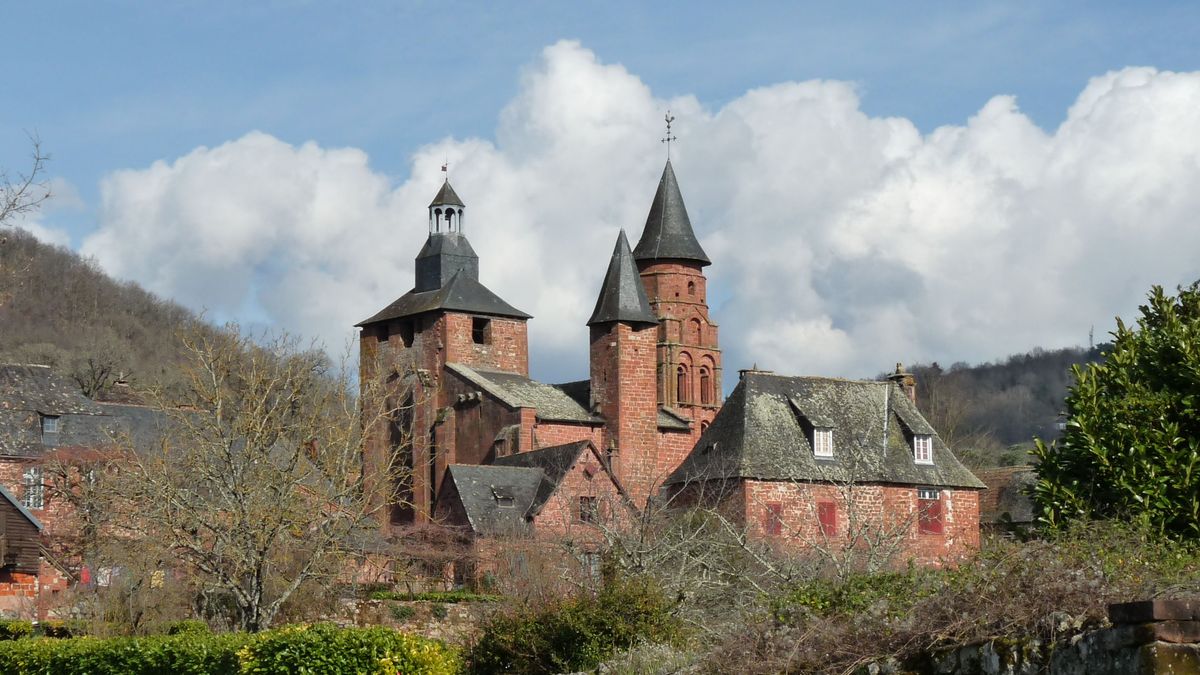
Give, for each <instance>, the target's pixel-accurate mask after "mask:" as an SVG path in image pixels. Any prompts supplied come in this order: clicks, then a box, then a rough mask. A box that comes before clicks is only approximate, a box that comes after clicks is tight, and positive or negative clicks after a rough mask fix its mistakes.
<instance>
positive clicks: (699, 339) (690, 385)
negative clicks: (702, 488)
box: [638, 261, 723, 459]
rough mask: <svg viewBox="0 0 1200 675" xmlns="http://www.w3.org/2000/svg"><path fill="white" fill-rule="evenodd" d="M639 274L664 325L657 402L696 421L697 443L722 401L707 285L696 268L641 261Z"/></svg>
mask: <svg viewBox="0 0 1200 675" xmlns="http://www.w3.org/2000/svg"><path fill="white" fill-rule="evenodd" d="M638 269H639V270H640V274H641V279H642V284H643V285H644V286H645V288H646V295H647V297H648V298H649V300H650V307H651V309H653V310H654V314H655V316H657V317H658V319H659V321H660V322H661V323H660V324H659V328H658V343H657V351H656V362H657V364H656V369H657V387H656V392H657V397H658V402H659V404H660V405H666V406H671V407H674V408H676V409H678V410H680V411H681V412H683V413H684V414H685V415H687V416H688V417H690V418H692V420H693V421H694V424H693V425H692V442H693V443H695V442H696V441H697V440H699V438H700V433H701V431H702V430H703V428H705V427H707V426H708V424H710V423H711V422H712V420H713V418H714V417H716V414H717V411H718V410H720V408H721V402H722V399H723V396H722V390H721V349H720V347H719V345H720V341H719V338H718V329H717V324H716V323H714V322H713V321H712V319H711V317H710V316H709V313H708V304H707V297H708V280H707V279H706V278H705V276H704V273H703V270H702V268H701V266H700V265H699V263H695V262H684V261H641V262H639V263H638ZM681 368H682V370H683V376H682V380H683V382H682V387H681V386H680V384H681V383H680V379H681V378H680V369H681ZM680 459H682V458H680Z"/></svg>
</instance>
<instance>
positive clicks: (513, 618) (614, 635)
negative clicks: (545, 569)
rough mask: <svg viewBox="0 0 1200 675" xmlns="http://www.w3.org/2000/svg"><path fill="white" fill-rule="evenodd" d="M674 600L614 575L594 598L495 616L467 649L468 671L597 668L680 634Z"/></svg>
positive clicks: (651, 585) (649, 583) (653, 588)
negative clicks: (641, 645) (617, 656)
mask: <svg viewBox="0 0 1200 675" xmlns="http://www.w3.org/2000/svg"><path fill="white" fill-rule="evenodd" d="M673 609H674V607H673V604H672V603H671V602H670V601H668V599H667V598H666V596H665V595H664V594H663V592H662V590H661V588H659V587H658V586H657V585H655V584H654V583H653V582H652V581H650V580H649V579H641V578H637V579H612V580H609V582H608V583H607V584H605V586H604V588H603V589H601V590H600V591H599V592H598V593H596V594H595V595H594V596H593V595H591V594H587V593H584V594H581V595H577V596H574V597H571V598H566V599H563V600H560V601H557V602H555V603H552V604H550V605H548V606H545V607H542V608H531V607H527V608H521V609H517V610H514V611H511V612H501V613H498V614H496V615H495V616H493V617H492V618H491V619H490V620H489V621H488V623H487V624H485V625H484V627H483V632H482V634H481V636H480V638H479V641H478V642H477V643H476V644H475V645H474V647H473V648H472V649H471V652H470V655H469V659H468V663H469V667H468V670H469V672H471V673H481V674H482V673H499V672H517V673H563V672H576V671H580V670H589V669H592V668H595V667H596V666H597V665H598V664H600V663H601V662H602V661H604V660H605V659H607V658H609V657H610V656H612V655H613V654H614V653H616V652H617V651H620V650H624V649H629V648H630V647H632V646H633V645H635V644H638V643H641V642H652V643H663V644H673V643H678V642H679V641H680V640H681V639H682V637H683V631H682V624H681V622H680V621H679V619H678V618H677V617H675V616H674V614H673V613H672V610H673Z"/></svg>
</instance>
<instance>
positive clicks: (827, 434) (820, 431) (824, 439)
mask: <svg viewBox="0 0 1200 675" xmlns="http://www.w3.org/2000/svg"><path fill="white" fill-rule="evenodd" d="M813 456H814V457H833V429H830V428H829V427H816V428H814V429H813Z"/></svg>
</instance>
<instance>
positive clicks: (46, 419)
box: [42, 415, 62, 435]
mask: <svg viewBox="0 0 1200 675" xmlns="http://www.w3.org/2000/svg"><path fill="white" fill-rule="evenodd" d="M61 428H62V419H61V418H60V417H59V416H58V415H42V434H43V435H44V434H57V433H58V430H59V429H61Z"/></svg>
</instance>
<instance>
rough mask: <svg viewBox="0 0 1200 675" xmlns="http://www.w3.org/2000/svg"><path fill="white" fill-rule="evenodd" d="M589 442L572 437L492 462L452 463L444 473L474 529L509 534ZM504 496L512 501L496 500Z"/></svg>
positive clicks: (539, 504) (556, 484) (535, 511)
mask: <svg viewBox="0 0 1200 675" xmlns="http://www.w3.org/2000/svg"><path fill="white" fill-rule="evenodd" d="M590 447H591V442H590V441H576V442H574V443H565V444H563V445H556V446H553V447H549V448H542V449H540V450H533V451H530V452H521V453H517V454H515V455H509V456H507V457H500V458H497V459H496V462H495V463H494V464H487V465H481V466H477V465H473V464H451V465H450V467H449V468H448V469H447V474H446V478H447V480H451V481H452V482H453V484H454V487H455V491H457V494H458V500H459V502H460V503H461V505H462V508H463V511H464V512H465V513H466V516H467V521H468V522H469V523H470V525H471V529H472V530H473V531H474V532H476V533H478V534H511V533H514V532H519V531H521V529H522V528H525V527H527V523H528V522H529V521H530V519H532V518H533V517H534V516H536V515H537V514H538V513H539V512H540V511H541V509H542V506H544V505H545V504H546V502H547V501H548V500H549V499H550V496H551V495H553V494H554V491H555V490H557V489H558V487H559V485H560V484H561V483H562V480H563V477H564V476H566V475H567V473H568V472H569V471H570V470H571V467H573V466H575V464H576V462H578V461H579V458H580V456H581V455H582V454H584V453H586V452H589V451H590ZM443 494H447V495H448V494H451V491H443ZM504 497H507V498H511V499H512V506H501V503H502V502H501V499H500V498H504ZM447 498H448V497H447ZM440 499H441V497H439V501H440Z"/></svg>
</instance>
